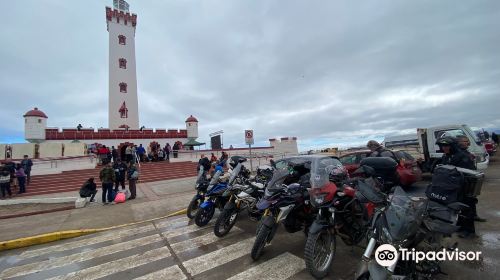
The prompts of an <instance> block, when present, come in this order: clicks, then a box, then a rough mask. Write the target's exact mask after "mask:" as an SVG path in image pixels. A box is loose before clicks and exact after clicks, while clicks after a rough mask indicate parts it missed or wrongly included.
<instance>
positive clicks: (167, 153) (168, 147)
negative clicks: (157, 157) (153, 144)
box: [165, 143, 172, 160]
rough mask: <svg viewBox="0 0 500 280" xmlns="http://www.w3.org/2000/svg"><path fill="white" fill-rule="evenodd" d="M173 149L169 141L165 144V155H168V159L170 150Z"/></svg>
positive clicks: (168, 158)
mask: <svg viewBox="0 0 500 280" xmlns="http://www.w3.org/2000/svg"><path fill="white" fill-rule="evenodd" d="M171 151H172V147H170V144H169V143H167V145H166V146H165V155H166V156H167V160H170V152H171Z"/></svg>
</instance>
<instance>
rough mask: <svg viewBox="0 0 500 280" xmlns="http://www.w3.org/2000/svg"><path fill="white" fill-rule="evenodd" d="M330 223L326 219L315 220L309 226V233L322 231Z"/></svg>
mask: <svg viewBox="0 0 500 280" xmlns="http://www.w3.org/2000/svg"><path fill="white" fill-rule="evenodd" d="M327 227H328V224H327V223H326V222H324V221H318V220H316V221H314V222H313V223H312V225H311V226H310V227H309V234H315V233H318V232H319V231H321V230H322V229H324V228H327Z"/></svg>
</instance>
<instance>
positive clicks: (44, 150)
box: [38, 142, 63, 158]
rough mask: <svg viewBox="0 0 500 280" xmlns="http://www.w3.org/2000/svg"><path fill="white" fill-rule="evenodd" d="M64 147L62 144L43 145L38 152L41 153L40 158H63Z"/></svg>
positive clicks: (45, 143)
mask: <svg viewBox="0 0 500 280" xmlns="http://www.w3.org/2000/svg"><path fill="white" fill-rule="evenodd" d="M62 146H63V144H62V143H47V142H44V143H41V144H40V148H39V150H38V152H39V153H40V158H47V157H61V156H62Z"/></svg>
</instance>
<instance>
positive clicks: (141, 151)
mask: <svg viewBox="0 0 500 280" xmlns="http://www.w3.org/2000/svg"><path fill="white" fill-rule="evenodd" d="M145 153H146V150H145V149H144V147H143V146H142V144H139V147H137V155H138V156H139V161H140V162H144V154H145Z"/></svg>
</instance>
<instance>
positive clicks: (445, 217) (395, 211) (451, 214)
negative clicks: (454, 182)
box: [355, 187, 465, 280]
mask: <svg viewBox="0 0 500 280" xmlns="http://www.w3.org/2000/svg"><path fill="white" fill-rule="evenodd" d="M464 207H465V205H464V204H462V203H460V202H455V203H450V204H448V205H443V204H440V203H437V202H433V201H429V200H428V199H427V198H426V197H410V196H409V195H407V194H406V193H405V191H404V190H403V189H402V188H401V187H396V189H395V191H394V194H393V195H392V198H391V200H390V203H389V205H388V206H387V207H382V208H380V209H377V211H376V213H375V215H374V216H373V219H372V223H371V226H370V231H369V234H368V237H369V242H368V246H367V247H366V249H365V252H364V253H363V258H362V261H361V264H360V266H359V268H358V270H357V273H356V278H355V279H358V280H361V279H390V278H392V279H430V278H432V277H433V276H434V275H436V274H438V273H441V270H440V267H439V262H438V261H429V260H424V261H421V262H419V263H416V262H414V261H410V260H402V259H400V254H399V253H398V252H397V251H395V252H389V251H388V252H381V253H379V256H378V258H379V259H385V260H393V259H394V258H396V261H395V262H393V263H392V265H389V266H388V267H383V266H381V265H380V264H379V263H377V262H376V261H374V260H373V259H372V255H373V254H374V252H375V249H376V248H377V247H378V246H380V245H382V244H390V245H392V246H393V247H394V248H416V249H419V250H422V251H426V250H431V251H436V250H440V249H442V248H443V247H442V245H441V239H442V237H443V236H450V235H451V234H452V233H454V232H456V231H457V230H458V228H459V227H458V226H457V225H456V223H457V220H458V213H459V212H460V210H461V209H463V208H464ZM423 241H425V242H423ZM424 243H425V244H424ZM424 245H425V246H424ZM396 250H397V249H396ZM450 250H454V248H451V249H450ZM380 254H382V255H383V258H381V257H380Z"/></svg>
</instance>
